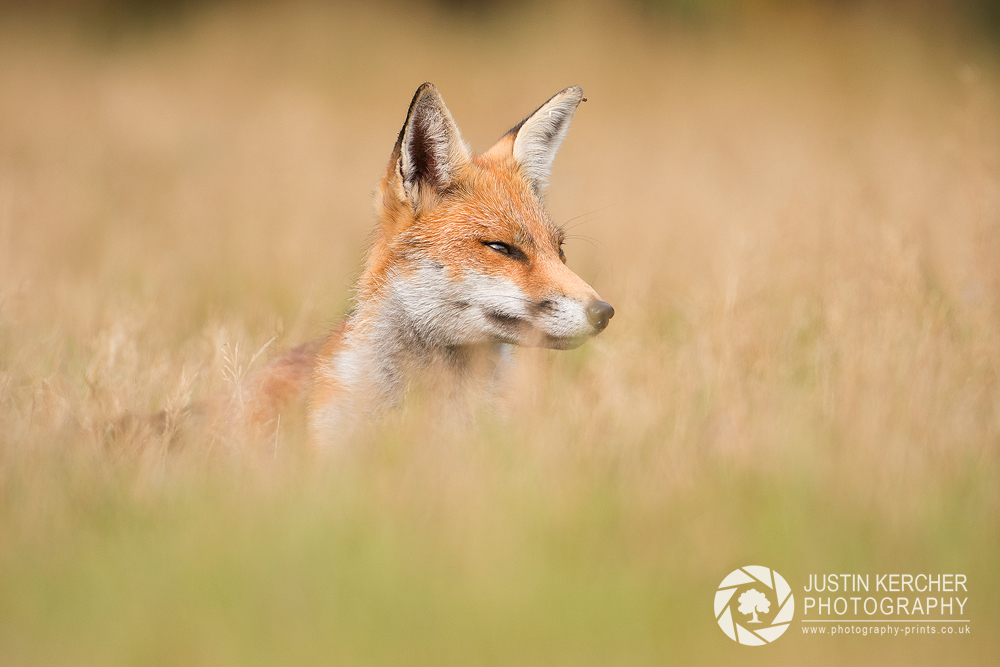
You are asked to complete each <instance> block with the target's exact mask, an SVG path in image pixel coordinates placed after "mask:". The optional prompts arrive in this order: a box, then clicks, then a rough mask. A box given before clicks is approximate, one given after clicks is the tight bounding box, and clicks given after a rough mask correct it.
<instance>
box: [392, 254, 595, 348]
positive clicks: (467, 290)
mask: <svg viewBox="0 0 1000 667" xmlns="http://www.w3.org/2000/svg"><path fill="white" fill-rule="evenodd" d="M390 285H391V287H390V290H389V293H390V296H389V302H388V304H387V306H388V308H389V309H391V310H393V311H395V312H396V313H397V314H398V315H399V318H398V320H397V321H405V322H406V324H407V327H408V329H409V331H410V333H412V335H414V336H415V337H416V338H418V339H420V340H421V341H423V342H424V343H425V344H430V345H442V346H454V345H468V344H475V343H482V342H486V341H499V342H505V343H513V344H516V345H528V346H536V345H541V346H553V347H563V346H569V345H571V344H572V343H573V342H574V341H581V340H582V339H583V338H585V337H588V336H592V335H593V334H595V333H596V332H595V330H594V328H593V327H592V326H591V324H590V323H589V321H588V320H587V312H586V304H584V303H581V302H580V301H578V300H576V299H573V298H570V297H567V296H565V295H552V296H551V297H549V298H548V299H546V300H545V301H544V302H543V303H535V302H534V301H532V300H531V299H529V298H528V297H527V295H526V294H525V293H524V291H523V290H522V289H521V288H520V287H519V286H518V285H517V284H516V283H514V282H513V281H511V280H509V279H507V278H505V277H502V276H492V275H487V274H484V273H480V272H478V271H471V270H470V271H466V272H464V273H463V274H461V275H460V276H459V277H455V276H454V275H453V274H452V272H451V271H449V270H448V269H447V267H445V266H444V265H442V264H439V263H437V262H434V261H431V260H423V261H421V262H420V264H419V265H418V267H417V269H416V270H414V271H412V272H409V273H408V274H407V275H406V276H405V277H402V276H397V277H394V278H392V279H391V281H390ZM392 319H396V318H392Z"/></svg>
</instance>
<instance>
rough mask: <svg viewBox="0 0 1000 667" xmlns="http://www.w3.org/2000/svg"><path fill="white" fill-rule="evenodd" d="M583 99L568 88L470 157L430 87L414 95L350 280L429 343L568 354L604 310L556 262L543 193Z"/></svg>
mask: <svg viewBox="0 0 1000 667" xmlns="http://www.w3.org/2000/svg"><path fill="white" fill-rule="evenodd" d="M582 99H583V90H582V89H581V88H579V87H572V88H567V89H565V90H563V91H561V92H559V93H557V94H556V95H554V96H553V97H552V98H550V99H549V100H548V101H547V102H545V103H544V104H543V105H542V106H540V107H539V108H538V109H537V110H536V111H535V112H534V113H532V114H531V115H530V116H528V117H527V118H525V119H524V120H523V121H521V122H520V123H518V124H517V125H515V126H514V128H513V129H511V130H510V131H509V132H507V133H506V134H505V135H503V137H501V138H500V140H499V141H498V142H497V143H496V145H494V146H493V147H492V148H491V149H490V150H489V151H487V152H486V153H484V154H482V155H473V154H472V152H471V151H470V149H469V147H468V145H467V144H466V143H465V142H464V141H463V140H462V137H461V134H460V133H459V130H458V126H457V125H456V124H455V121H454V120H453V119H452V116H451V113H450V112H449V111H448V108H447V107H446V106H445V104H444V101H443V100H442V98H441V95H440V94H439V93H438V91H437V88H435V87H434V86H433V85H431V84H429V83H425V84H424V85H422V86H420V88H418V89H417V92H416V94H415V95H414V96H413V101H412V102H411V103H410V108H409V111H408V112H407V115H406V122H405V124H404V125H403V129H402V130H401V131H400V133H399V138H398V139H397V141H396V147H395V149H394V150H393V153H392V157H391V159H390V161H389V165H388V168H387V170H386V173H385V176H384V177H383V179H382V181H381V183H380V185H379V189H378V192H377V195H376V202H375V206H376V213H377V216H378V220H379V225H378V227H377V230H376V238H375V242H374V243H373V246H372V249H371V251H370V253H369V255H368V259H367V263H366V270H365V274H364V276H363V278H362V280H361V281H360V284H359V295H358V296H359V302H364V301H366V300H373V301H377V302H380V303H382V304H383V306H384V307H387V308H389V309H391V310H392V311H393V315H394V319H396V320H397V321H399V320H400V319H401V320H402V321H403V322H404V323H405V329H406V331H407V335H412V336H414V337H416V338H418V339H420V340H422V341H423V342H425V343H427V344H432V345H443V346H459V345H469V344H477V343H484V342H501V343H510V344H515V345H524V346H544V347H550V348H557V349H569V348H573V347H576V346H578V345H580V344H581V343H582V342H583V341H584V340H586V339H587V338H589V337H591V336H595V335H597V334H598V333H600V332H601V331H603V330H604V328H605V327H607V325H608V322H609V320H610V319H611V317H612V316H613V315H614V309H613V308H612V307H611V306H610V305H609V304H608V303H606V302H604V301H603V300H602V299H601V298H600V297H599V296H598V295H597V293H596V292H595V291H594V290H593V289H592V288H591V287H590V286H589V285H587V283H585V282H584V281H583V280H582V279H581V278H580V277H579V276H577V275H576V274H575V273H573V272H572V271H571V270H570V269H569V267H567V266H566V257H565V255H564V254H563V250H562V243H563V239H564V233H563V231H562V230H561V229H560V228H559V227H558V226H556V225H555V224H554V223H553V222H552V220H551V219H550V218H549V216H548V214H547V213H546V212H545V208H544V206H543V203H542V193H543V190H544V187H545V184H546V178H547V176H548V174H549V170H550V168H551V165H552V161H553V159H554V157H555V154H556V151H557V150H558V149H559V145H560V144H561V143H562V141H563V139H564V138H565V136H566V132H567V131H568V130H569V125H570V121H571V120H572V119H573V114H574V113H575V112H576V107H577V106H578V105H579V104H580V102H581V100H582Z"/></svg>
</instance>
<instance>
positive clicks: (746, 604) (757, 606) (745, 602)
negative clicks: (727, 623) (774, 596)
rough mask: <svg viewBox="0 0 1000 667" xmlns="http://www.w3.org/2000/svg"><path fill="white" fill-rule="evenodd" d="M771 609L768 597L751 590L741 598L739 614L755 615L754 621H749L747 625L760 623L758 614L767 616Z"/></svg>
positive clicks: (753, 589)
mask: <svg viewBox="0 0 1000 667" xmlns="http://www.w3.org/2000/svg"><path fill="white" fill-rule="evenodd" d="M770 608H771V603H770V602H769V601H768V599H767V597H766V596H765V595H764V594H763V593H761V592H760V591H758V590H757V589H755V588H751V589H750V590H748V591H746V592H745V593H743V595H741V596H740V607H739V612H740V613H741V614H753V620H750V621H747V623H760V622H761V621H760V620H759V619H758V618H757V612H758V611H759V612H760V613H762V614H766V613H767V612H768V610H769V609H770Z"/></svg>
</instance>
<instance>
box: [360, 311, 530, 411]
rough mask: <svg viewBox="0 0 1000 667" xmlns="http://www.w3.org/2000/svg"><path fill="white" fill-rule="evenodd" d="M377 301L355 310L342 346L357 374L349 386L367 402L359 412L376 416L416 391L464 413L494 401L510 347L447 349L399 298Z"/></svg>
mask: <svg viewBox="0 0 1000 667" xmlns="http://www.w3.org/2000/svg"><path fill="white" fill-rule="evenodd" d="M381 297H382V298H376V299H372V300H370V301H367V302H362V304H361V305H359V307H358V309H357V310H356V311H355V312H354V313H353V314H352V315H351V316H350V318H349V320H348V323H347V326H346V331H345V339H344V341H343V344H344V345H343V348H342V349H343V354H344V355H345V361H347V362H348V363H347V364H346V365H347V366H350V367H352V368H353V369H354V371H355V377H353V378H350V380H351V381H350V382H349V384H353V385H354V386H355V388H356V389H357V390H358V393H359V394H360V395H362V396H366V397H367V403H368V405H367V410H363V411H365V412H368V413H369V414H373V415H375V416H377V415H378V414H381V413H384V412H385V411H387V410H388V409H391V408H392V407H395V406H397V405H398V404H399V403H401V402H402V399H403V398H404V396H405V395H406V394H407V393H409V392H411V391H414V390H416V391H423V392H427V393H428V394H432V395H433V396H434V397H435V402H437V401H443V403H442V404H443V405H447V406H449V407H466V408H467V407H471V405H472V404H474V403H475V402H476V401H489V400H490V399H491V398H492V396H493V394H494V393H495V392H496V389H497V386H496V384H497V382H498V379H499V378H500V377H501V375H502V373H501V372H500V371H501V370H502V368H503V367H504V366H506V365H507V364H508V363H509V362H510V360H511V358H512V348H511V346H510V345H507V344H504V343H500V342H480V343H472V344H460V345H454V344H448V343H447V341H443V340H441V339H440V338H439V337H437V336H436V335H435V334H434V332H433V331H428V330H427V329H426V328H425V327H424V326H422V325H423V324H424V323H421V322H417V321H413V319H412V318H411V317H410V316H409V315H408V309H407V308H405V307H404V306H403V304H400V303H399V302H398V301H399V298H400V297H399V296H398V295H395V294H393V293H389V294H385V295H381ZM344 379H345V380H346V379H347V378H344ZM456 403H461V404H464V405H460V406H456V405H455V404H456Z"/></svg>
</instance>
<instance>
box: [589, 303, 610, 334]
mask: <svg viewBox="0 0 1000 667" xmlns="http://www.w3.org/2000/svg"><path fill="white" fill-rule="evenodd" d="M614 316H615V309H614V308H612V307H611V304H610V303H606V302H604V301H591V302H590V305H589V306H587V321H588V322H590V326H592V327H594V328H595V329H597V330H598V331H604V329H606V328H607V326H608V322H609V321H610V320H611V318H612V317H614Z"/></svg>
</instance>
